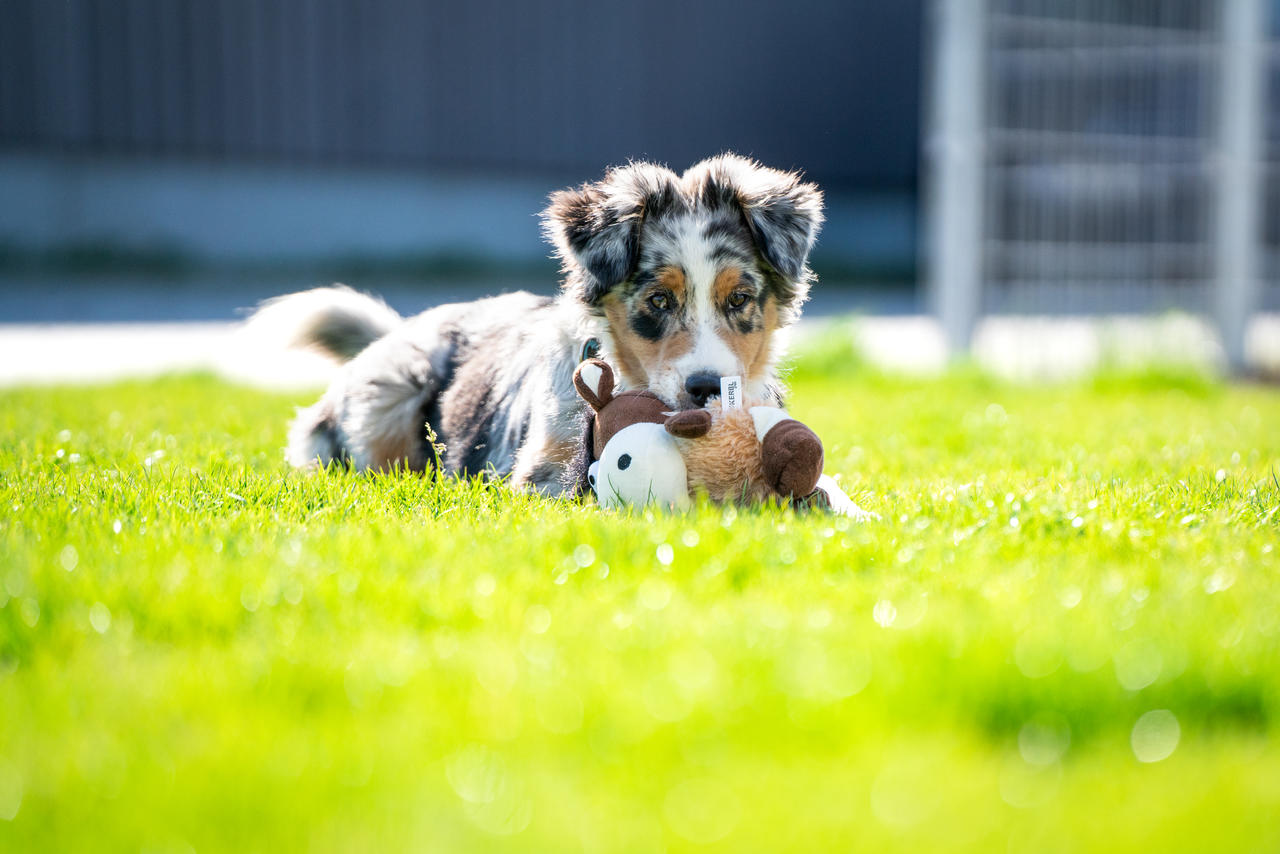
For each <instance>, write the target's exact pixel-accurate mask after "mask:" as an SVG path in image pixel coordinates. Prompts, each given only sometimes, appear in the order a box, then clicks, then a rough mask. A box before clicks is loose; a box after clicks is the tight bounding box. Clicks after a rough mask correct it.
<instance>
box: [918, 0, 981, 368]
mask: <svg viewBox="0 0 1280 854" xmlns="http://www.w3.org/2000/svg"><path fill="white" fill-rule="evenodd" d="M986 6H987V4H986V0H934V3H933V33H932V36H933V51H932V53H933V69H932V71H933V74H932V81H931V85H930V100H931V103H930V116H929V125H928V127H929V130H928V133H929V137H928V140H927V142H926V144H925V153H926V160H927V166H928V171H927V174H928V176H929V179H928V180H929V197H928V205H929V208H928V210H929V214H928V215H929V220H928V224H927V234H928V246H929V255H928V258H927V264H928V271H929V272H928V275H929V292H930V298H931V300H932V302H933V309H934V311H935V312H936V313H937V315H938V319H939V320H940V321H941V323H942V328H943V331H944V333H945V334H946V338H947V346H948V347H949V348H950V350H951V352H952V353H956V352H963V351H965V350H967V349H968V347H969V344H970V341H971V339H972V337H973V331H974V328H975V326H976V325H977V322H978V314H979V312H980V310H981V307H982V268H983V264H982V256H983V240H984V234H983V230H984V229H983V201H982V186H983V159H984V147H983V141H984V140H983V131H984V109H983V107H984V103H983V102H984V97H983V95H984V91H983V90H984V88H985V75H984V47H985V44H984V43H985V38H984V35H985V31H986V26H987V8H986Z"/></svg>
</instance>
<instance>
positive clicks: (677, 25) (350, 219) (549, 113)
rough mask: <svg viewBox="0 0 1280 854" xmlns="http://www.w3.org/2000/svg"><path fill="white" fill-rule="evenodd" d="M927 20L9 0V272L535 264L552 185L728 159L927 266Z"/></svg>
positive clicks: (5, 26)
mask: <svg viewBox="0 0 1280 854" xmlns="http://www.w3.org/2000/svg"><path fill="white" fill-rule="evenodd" d="M919 19H920V2H919V0H895V2H851V3H842V2H838V0H830V2H823V0H794V2H768V0H739V2H729V0H685V1H684V2H678V0H648V2H634V1H633V2H598V0H537V2H518V0H471V1H470V2H457V3H441V2H409V0H0V262H2V261H3V259H4V258H5V257H6V255H5V253H6V251H8V252H9V253H10V255H9V257H14V256H13V252H12V250H15V249H16V250H17V251H18V257H22V253H24V252H27V251H34V252H37V253H47V252H51V251H52V252H55V253H56V252H59V251H64V250H65V249H66V248H67V247H72V248H74V247H83V246H94V247H108V248H110V249H112V250H124V251H126V252H128V251H141V252H149V251H154V250H162V251H163V252H166V253H168V252H177V253H189V254H190V255H192V256H196V257H199V258H200V259H203V260H213V261H215V262H216V261H217V260H219V259H222V260H226V261H232V262H236V261H266V262H274V261H282V262H285V263H293V262H295V261H298V260H299V259H303V260H305V259H312V260H320V261H321V262H322V263H323V262H324V259H325V258H327V257H341V256H349V257H350V256H363V257H378V256H395V255H405V256H409V255H420V256H430V255H450V254H452V255H463V256H472V257H478V258H482V259H493V260H498V261H501V262H519V261H522V260H523V261H529V260H533V261H535V262H536V261H537V260H538V259H545V256H546V247H545V246H544V245H543V244H542V242H541V239H540V237H539V235H538V231H537V223H536V220H535V219H534V215H535V214H536V213H537V211H538V210H539V209H540V208H541V207H542V205H543V203H544V200H545V198H546V194H547V193H548V192H549V191H550V190H553V189H555V188H557V187H559V186H564V185H566V184H571V183H579V182H581V181H583V180H587V179H590V178H593V177H595V176H597V175H599V174H600V173H601V171H602V170H603V169H604V167H605V166H607V165H610V164H614V163H620V162H625V161H626V160H627V159H630V158H652V159H656V160H661V161H665V162H667V163H669V164H670V165H671V166H672V167H674V168H677V169H681V168H684V167H685V166H688V165H689V164H691V163H693V162H695V161H697V160H699V159H701V158H703V157H705V156H707V155H709V154H712V153H716V152H718V151H722V150H729V149H731V150H735V151H738V152H740V153H744V154H752V155H755V156H756V157H759V158H760V159H762V160H764V161H765V162H767V163H769V164H770V165H775V166H781V167H787V168H801V169H804V170H805V171H806V172H807V173H808V175H809V176H810V177H811V178H813V179H814V180H817V181H819V182H820V183H821V184H822V185H823V186H824V188H825V189H826V190H827V192H828V199H829V201H830V216H829V226H828V228H827V230H826V233H825V234H824V237H823V239H822V242H821V243H820V245H819V251H818V254H817V255H815V262H816V263H820V264H821V263H824V262H825V263H827V264H828V265H829V266H830V267H831V269H842V270H846V271H847V270H850V269H853V268H858V267H864V268H868V269H871V270H873V271H874V270H886V269H889V270H893V269H897V270H901V269H904V268H909V267H910V265H911V264H912V263H913V261H914V257H915V247H914V239H915V238H914V234H915V228H914V224H915V211H914V197H915V186H916V172H917V161H918V150H919V146H918V142H917V135H918V122H919V93H918V90H919V73H920V71H919V66H920V55H919V53H920V36H921V33H920V30H921V24H920V20H919ZM546 266H547V267H548V268H549V267H550V265H549V264H547V265H546Z"/></svg>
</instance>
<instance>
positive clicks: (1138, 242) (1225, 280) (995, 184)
mask: <svg viewBox="0 0 1280 854" xmlns="http://www.w3.org/2000/svg"><path fill="white" fill-rule="evenodd" d="M1272 11H1273V10H1272V9H1270V8H1269V7H1268V6H1267V5H1265V4H1264V3H1263V0H938V2H937V3H935V5H934V7H933V13H934V14H933V19H932V23H933V28H932V30H931V36H932V46H933V47H932V62H933V69H932V70H933V81H934V83H933V89H932V93H931V94H932V105H931V107H932V112H931V117H930V125H929V129H928V137H927V140H926V151H927V155H928V159H929V161H930V168H931V175H932V180H931V185H930V193H929V195H930V207H929V211H930V235H931V237H930V239H931V256H932V257H931V260H932V264H931V268H930V269H931V274H930V285H931V289H932V294H933V298H934V300H935V304H936V306H937V310H938V311H939V313H940V316H941V319H942V321H943V325H944V327H945V329H946V331H947V334H948V338H949V340H950V342H951V344H952V346H953V347H955V348H963V347H966V346H967V345H968V343H969V340H970V338H971V336H972V334H973V331H974V328H975V325H976V323H977V321H978V319H979V318H980V317H981V315H983V314H987V313H1035V314H1054V313H1103V312H1105V313H1115V312H1124V313H1129V312H1153V311H1161V310H1165V309H1171V308H1176V309H1182V310H1187V311H1192V312H1197V313H1203V314H1207V315H1211V316H1213V317H1214V318H1215V319H1216V321H1217V323H1218V325H1219V328H1220V330H1221V332H1222V335H1223V343H1224V345H1225V350H1226V354H1227V357H1228V359H1229V361H1230V362H1231V363H1232V364H1233V365H1234V366H1237V367H1239V366H1241V365H1242V362H1243V359H1244V336H1245V329H1246V325H1247V323H1248V320H1249V317H1250V315H1251V314H1252V313H1254V312H1256V311H1258V310H1261V309H1262V308H1263V307H1264V306H1267V305H1273V306H1274V305H1275V304H1276V303H1277V302H1280V300H1278V299H1277V297H1278V296H1280V287H1278V285H1280V173H1277V170H1276V168H1275V161H1276V155H1277V154H1278V153H1280V118H1278V117H1277V110H1276V109H1275V105H1276V103H1277V97H1278V96H1280V87H1276V86H1268V85H1267V83H1268V81H1269V80H1271V81H1275V80H1277V79H1278V78H1280V64H1278V61H1280V53H1278V52H1277V38H1276V29H1275V27H1276V16H1275V15H1272V14H1271V12H1272Z"/></svg>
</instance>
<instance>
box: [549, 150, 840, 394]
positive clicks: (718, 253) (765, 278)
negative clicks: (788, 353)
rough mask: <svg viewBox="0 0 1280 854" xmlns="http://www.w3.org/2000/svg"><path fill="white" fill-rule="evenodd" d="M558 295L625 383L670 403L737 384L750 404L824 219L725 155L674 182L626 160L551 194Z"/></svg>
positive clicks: (795, 194) (817, 196)
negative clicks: (602, 332) (595, 325)
mask: <svg viewBox="0 0 1280 854" xmlns="http://www.w3.org/2000/svg"><path fill="white" fill-rule="evenodd" d="M543 218H544V223H545V228H546V232H547V236H548V237H549V238H550V239H551V241H552V242H553V243H554V244H555V247H556V251H557V254H558V255H559V256H560V259H561V261H562V262H563V265H564V271H565V276H566V278H565V288H566V290H568V291H569V292H570V293H571V294H573V295H574V296H575V297H576V298H577V299H579V300H581V301H582V303H583V304H584V305H586V306H587V307H588V308H589V310H591V311H592V312H593V313H595V314H597V315H599V316H603V317H604V318H605V319H606V321H607V324H606V325H607V330H608V331H607V336H608V339H609V340H608V341H606V342H605V346H606V349H607V353H606V355H607V356H608V358H609V359H610V360H611V361H613V362H614V363H615V364H616V365H617V367H618V370H619V373H620V374H621V377H620V379H621V380H622V383H623V384H624V386H625V387H630V388H637V387H638V388H647V389H649V390H650V391H652V392H654V393H655V394H657V395H658V396H659V397H661V398H662V399H663V400H666V401H669V402H670V403H672V404H673V405H675V406H677V407H679V408H691V407H696V406H701V405H702V404H703V403H705V402H706V400H707V398H708V397H709V396H711V395H715V394H719V392H720V377H722V376H741V377H743V379H744V382H745V385H746V389H745V390H746V392H747V393H748V394H749V395H751V396H760V395H762V394H763V392H764V389H763V387H764V385H765V384H766V383H767V381H768V380H769V379H770V378H771V376H772V372H773V366H774V359H775V352H774V341H773V334H774V332H775V331H776V330H778V329H779V328H781V327H783V326H786V325H787V324H789V323H790V322H791V321H792V320H794V319H795V317H796V315H797V314H798V311H799V307H800V304H801V303H802V302H803V301H804V299H805V296H806V294H807V292H808V288H809V281H810V279H811V277H812V274H811V273H810V271H809V267H808V257H809V250H810V249H811V248H812V247H813V243H814V240H815V239H816V237H817V234H818V229H819V227H820V226H821V224H822V193H821V191H819V190H818V188H817V187H816V186H814V185H813V184H806V183H803V182H802V181H801V180H800V177H799V176H798V175H796V174H794V173H790V172H780V171H778V170H775V169H768V168H766V167H764V166H761V165H760V164H758V163H755V162H754V161H751V160H748V159H745V158H742V157H737V156H735V155H731V154H726V155H722V156H720V157H714V158H711V159H709V160H704V161H703V162H701V163H699V164H697V165H696V166H693V167H692V168H690V169H689V170H688V171H686V172H685V173H684V174H683V175H676V174H675V173H674V172H672V171H671V170H669V169H667V168H665V167H663V166H657V165H654V164H651V163H631V164H629V165H627V166H623V167H620V168H617V169H613V170H611V171H610V172H608V173H607V174H606V175H605V176H604V178H603V179H602V180H600V181H598V182H596V183H594V184H585V185H583V186H582V187H579V188H578V189H574V190H564V191H561V192H558V193H555V194H554V195H553V196H552V197H551V206H550V207H549V208H548V209H547V210H546V212H545V213H544V215H543Z"/></svg>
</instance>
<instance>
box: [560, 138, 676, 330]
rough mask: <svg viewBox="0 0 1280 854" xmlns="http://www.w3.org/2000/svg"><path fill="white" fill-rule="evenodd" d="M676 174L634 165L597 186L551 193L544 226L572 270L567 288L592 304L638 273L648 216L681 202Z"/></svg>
mask: <svg viewBox="0 0 1280 854" xmlns="http://www.w3.org/2000/svg"><path fill="white" fill-rule="evenodd" d="M679 198H680V197H679V192H678V189H677V186H676V176H675V173H673V172H672V171H671V170H670V169H667V168H666V167H664V166H658V165H655V164H653V163H629V164H628V165H626V166H621V167H618V168H616V169H611V170H609V172H607V173H606V174H605V176H604V178H603V179H602V180H600V181H597V182H596V183H594V184H584V185H582V186H581V187H578V188H577V189H573V190H561V191H560V192H558V193H552V194H551V205H550V206H549V207H548V208H547V209H546V210H545V211H543V213H542V228H543V233H544V234H545V235H546V236H547V239H548V240H550V241H551V243H552V244H553V245H554V246H555V248H556V255H558V256H559V257H560V260H561V262H562V263H563V265H564V269H565V272H566V273H567V274H568V280H567V281H566V287H567V288H570V289H574V290H576V291H577V295H578V297H579V298H580V299H582V300H583V301H584V302H586V303H587V304H588V305H595V304H597V303H599V301H600V299H601V298H602V297H603V296H604V295H605V294H607V293H608V292H609V291H610V290H611V289H613V288H614V287H615V286H617V285H618V284H620V283H621V282H623V281H626V279H627V278H628V277H630V276H631V274H632V273H634V272H635V268H636V263H637V262H638V261H639V254H640V227H641V225H642V224H643V222H644V220H645V218H646V217H647V216H652V215H654V214H656V213H659V212H661V211H663V210H665V209H667V208H669V207H670V206H671V205H673V204H677V203H679Z"/></svg>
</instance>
